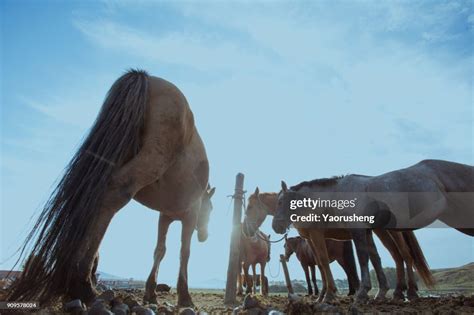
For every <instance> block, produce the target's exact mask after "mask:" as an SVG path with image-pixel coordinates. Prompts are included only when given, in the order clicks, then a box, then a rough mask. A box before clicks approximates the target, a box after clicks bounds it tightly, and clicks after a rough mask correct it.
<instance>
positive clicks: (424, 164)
mask: <svg viewBox="0 0 474 315" xmlns="http://www.w3.org/2000/svg"><path fill="white" fill-rule="evenodd" d="M413 168H414V169H420V170H422V171H424V172H426V173H428V174H431V175H432V176H433V177H436V179H437V180H438V181H439V182H440V183H441V184H442V185H443V187H444V191H446V192H474V167H473V166H471V165H467V164H461V163H456V162H449V161H443V160H423V161H421V162H420V163H418V164H416V165H414V166H413Z"/></svg>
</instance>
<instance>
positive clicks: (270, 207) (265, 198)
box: [258, 193, 278, 215]
mask: <svg viewBox="0 0 474 315" xmlns="http://www.w3.org/2000/svg"><path fill="white" fill-rule="evenodd" d="M258 197H259V198H260V201H261V202H262V203H263V204H264V205H265V206H266V211H267V214H268V215H274V214H275V211H276V207H277V203H278V195H277V194H276V193H261V194H259V196H258Z"/></svg>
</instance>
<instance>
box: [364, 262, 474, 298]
mask: <svg viewBox="0 0 474 315" xmlns="http://www.w3.org/2000/svg"><path fill="white" fill-rule="evenodd" d="M384 272H385V276H386V277H387V281H388V284H389V287H390V288H392V289H393V288H395V284H396V281H397V275H396V270H395V268H392V267H388V268H384ZM431 272H432V273H433V277H434V278H435V280H436V286H435V288H434V290H467V291H472V292H474V262H472V263H469V264H467V265H464V266H461V267H455V268H442V269H432V270H431ZM370 279H371V282H372V287H374V288H375V287H377V286H378V283H377V278H376V276H375V271H374V270H371V271H370ZM417 283H418V287H419V288H420V289H426V288H425V287H424V285H423V282H422V281H421V279H419V277H417Z"/></svg>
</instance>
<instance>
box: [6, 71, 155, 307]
mask: <svg viewBox="0 0 474 315" xmlns="http://www.w3.org/2000/svg"><path fill="white" fill-rule="evenodd" d="M147 102H148V74H147V73H146V72H145V71H141V70H130V71H128V72H126V73H125V74H124V75H122V76H121V77H120V78H119V79H117V81H115V83H114V84H113V85H112V87H111V88H110V90H109V91H108V93H107V96H106V98H105V100H104V103H103V105H102V108H101V110H100V113H99V115H98V116H97V118H96V120H95V122H94V125H93V126H92V128H91V130H90V132H89V134H88V135H87V137H86V138H85V140H84V142H83V143H82V144H81V146H80V148H79V149H78V151H77V152H76V153H75V155H74V157H73V158H72V160H71V161H70V162H69V164H68V166H67V167H66V169H65V172H64V175H63V177H62V179H61V180H60V181H59V183H58V185H57V187H56V188H55V189H54V190H53V192H52V194H51V196H50V198H49V200H48V201H47V203H46V205H45V206H44V208H43V210H42V212H41V213H40V215H39V218H38V220H37V221H36V223H35V225H34V227H33V230H32V231H31V232H30V233H29V234H28V236H27V238H26V240H25V242H24V244H23V245H22V247H21V248H20V257H19V259H18V261H17V262H16V264H15V266H16V265H17V264H18V263H19V262H20V261H21V260H23V259H24V258H23V253H25V252H27V251H29V255H28V258H27V259H26V263H25V264H24V266H23V271H22V273H21V276H20V277H19V278H18V279H17V281H15V282H14V283H13V284H12V286H11V288H10V292H9V294H8V296H7V299H8V300H10V301H21V300H38V301H39V302H41V303H44V302H48V303H49V302H51V301H52V300H54V299H56V298H57V297H59V296H61V295H63V294H67V290H68V288H69V287H70V286H71V284H73V281H74V274H75V272H77V267H78V266H76V263H77V259H78V257H77V255H78V254H77V253H76V248H77V247H78V246H79V245H81V244H83V242H84V240H85V239H86V238H87V237H89V231H90V228H91V223H92V222H94V220H95V219H96V218H97V217H98V214H99V213H100V207H101V202H102V199H103V197H104V194H105V192H106V189H107V186H108V184H109V182H110V179H111V177H112V175H113V173H114V172H115V171H116V170H117V169H119V168H120V167H121V166H122V165H123V164H125V163H126V162H127V161H129V160H130V159H131V158H133V157H134V156H135V155H136V154H137V153H138V151H139V150H140V147H141V138H142V135H143V129H144V121H145V111H146V104H147ZM33 242H34V245H33V246H31V244H32V243H33ZM15 266H14V267H13V268H15Z"/></svg>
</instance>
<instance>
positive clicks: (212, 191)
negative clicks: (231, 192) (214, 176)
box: [208, 187, 216, 199]
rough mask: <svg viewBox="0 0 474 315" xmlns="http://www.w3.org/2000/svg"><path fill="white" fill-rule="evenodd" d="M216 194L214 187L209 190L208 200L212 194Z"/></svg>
mask: <svg viewBox="0 0 474 315" xmlns="http://www.w3.org/2000/svg"><path fill="white" fill-rule="evenodd" d="M215 192H216V187H212V188H211V190H209V193H208V195H209V199H211V197H212V196H213V195H214V193H215Z"/></svg>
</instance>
